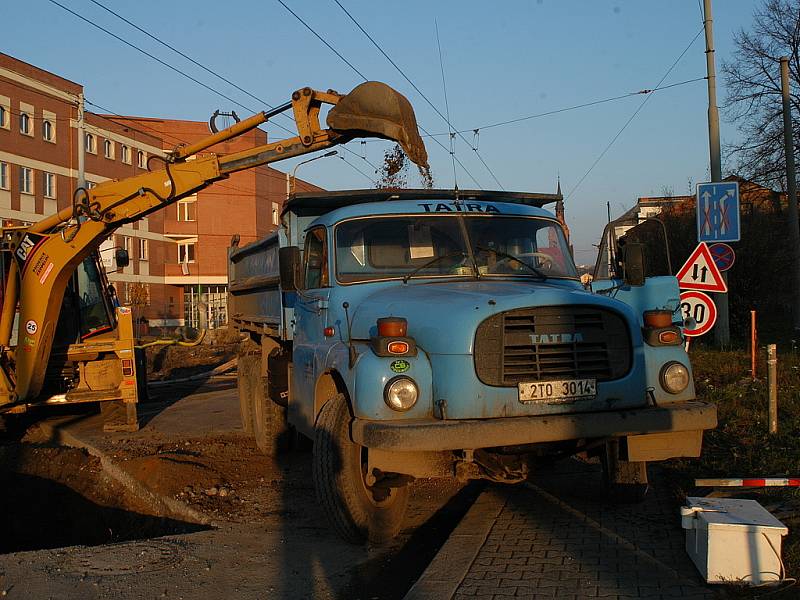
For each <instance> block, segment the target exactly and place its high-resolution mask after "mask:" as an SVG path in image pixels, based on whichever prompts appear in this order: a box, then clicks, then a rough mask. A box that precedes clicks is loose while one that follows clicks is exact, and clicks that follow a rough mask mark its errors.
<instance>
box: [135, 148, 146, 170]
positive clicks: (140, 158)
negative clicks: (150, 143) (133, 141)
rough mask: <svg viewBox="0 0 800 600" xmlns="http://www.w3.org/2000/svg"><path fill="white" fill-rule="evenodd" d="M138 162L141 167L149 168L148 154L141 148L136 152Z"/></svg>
mask: <svg viewBox="0 0 800 600" xmlns="http://www.w3.org/2000/svg"><path fill="white" fill-rule="evenodd" d="M136 164H137V165H139V168H140V169H146V168H147V154H145V153H144V152H143V151H142V150H139V151H138V152H137V153H136Z"/></svg>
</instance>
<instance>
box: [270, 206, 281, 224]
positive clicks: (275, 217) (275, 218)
mask: <svg viewBox="0 0 800 600" xmlns="http://www.w3.org/2000/svg"><path fill="white" fill-rule="evenodd" d="M272 224H273V225H280V224H281V205H280V204H278V203H277V202H273V203H272Z"/></svg>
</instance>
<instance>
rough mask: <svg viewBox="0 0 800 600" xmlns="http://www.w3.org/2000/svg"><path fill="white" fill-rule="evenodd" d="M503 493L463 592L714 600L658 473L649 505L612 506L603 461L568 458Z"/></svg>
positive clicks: (459, 593) (463, 596)
mask: <svg viewBox="0 0 800 600" xmlns="http://www.w3.org/2000/svg"><path fill="white" fill-rule="evenodd" d="M501 489H502V488H501ZM501 493H503V494H504V495H505V496H506V499H505V504H504V506H503V507H502V509H501V510H499V513H498V514H497V516H496V518H495V519H494V521H493V524H491V529H490V530H489V532H488V535H487V536H486V538H485V541H484V542H483V544H482V545H481V546H480V549H479V551H478V552H477V555H476V556H475V558H474V560H473V561H472V563H471V565H470V567H469V569H468V571H467V573H466V576H465V577H464V578H463V579H462V580H461V583H460V585H459V586H458V588H457V590H456V592H455V594H454V598H456V599H457V600H468V599H469V600H472V599H475V598H484V599H486V598H507V597H523V598H535V599H539V598H546V599H559V600H568V599H576V600H577V599H583V598H607V599H622V598H648V599H651V598H652V599H673V598H675V599H677V598H681V599H684V600H694V599H697V600H701V599H702V600H706V599H709V600H710V599H712V598H715V594H714V592H713V591H712V590H711V588H709V587H708V586H706V585H705V583H704V582H703V580H702V579H701V578H700V577H699V575H698V573H697V571H696V569H695V567H694V565H693V564H692V562H691V561H690V559H689V558H688V556H687V555H686V553H685V551H684V533H683V530H682V529H681V528H680V519H679V518H678V514H677V508H676V502H675V501H674V500H673V499H671V498H670V497H669V494H668V492H667V489H666V486H665V485H664V484H663V483H662V482H660V481H659V480H658V478H656V480H655V482H654V485H653V488H652V489H651V492H650V494H649V495H648V498H647V500H646V501H645V502H644V503H642V504H635V505H627V506H616V505H609V504H606V503H603V502H602V501H601V500H600V498H601V480H600V472H599V467H597V466H596V465H591V464H586V463H581V462H578V461H570V462H567V463H563V464H562V465H561V466H559V467H558V468H557V469H556V470H554V471H552V472H547V473H543V474H542V475H541V476H539V477H538V478H537V480H535V481H534V482H533V485H531V486H516V487H514V488H505V490H504V492H501Z"/></svg>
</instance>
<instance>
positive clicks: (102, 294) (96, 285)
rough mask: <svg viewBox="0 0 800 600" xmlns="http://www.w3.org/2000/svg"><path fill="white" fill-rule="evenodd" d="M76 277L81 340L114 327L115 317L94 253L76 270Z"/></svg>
mask: <svg viewBox="0 0 800 600" xmlns="http://www.w3.org/2000/svg"><path fill="white" fill-rule="evenodd" d="M75 279H76V284H77V285H76V287H77V295H78V312H79V314H80V332H81V340H85V339H87V338H89V337H92V336H94V335H97V334H99V333H102V332H104V331H110V330H111V329H113V327H114V320H113V319H114V317H113V312H112V310H111V306H110V298H109V297H108V294H107V290H108V286H107V284H106V283H105V282H104V280H103V276H102V274H101V272H100V268H99V267H98V265H97V257H96V256H95V255H94V254H92V255H91V256H89V257H88V258H86V260H84V261H83V262H82V263H81V266H80V267H78V269H77V270H76V273H75Z"/></svg>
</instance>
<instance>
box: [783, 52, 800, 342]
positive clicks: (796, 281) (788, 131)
mask: <svg viewBox="0 0 800 600" xmlns="http://www.w3.org/2000/svg"><path fill="white" fill-rule="evenodd" d="M781 96H782V97H783V144H784V147H785V152H786V192H787V194H788V195H789V248H791V254H792V284H793V286H792V289H793V293H792V297H793V298H794V299H795V305H794V307H793V310H792V313H793V315H792V316H793V317H794V328H795V330H797V329H800V306H798V304H797V303H798V302H800V229H798V217H797V180H796V174H795V166H794V139H793V136H792V112H791V111H792V108H791V105H790V104H789V57H788V56H782V57H781Z"/></svg>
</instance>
